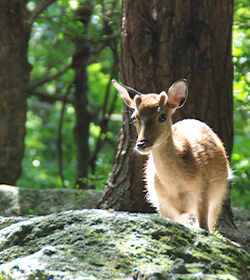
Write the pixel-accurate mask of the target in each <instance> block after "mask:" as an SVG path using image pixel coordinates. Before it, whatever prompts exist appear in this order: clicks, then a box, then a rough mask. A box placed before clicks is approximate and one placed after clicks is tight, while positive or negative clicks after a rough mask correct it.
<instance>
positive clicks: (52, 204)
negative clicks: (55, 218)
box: [0, 185, 102, 216]
mask: <svg viewBox="0 0 250 280" xmlns="http://www.w3.org/2000/svg"><path fill="white" fill-rule="evenodd" d="M101 196H102V191H100V190H74V189H62V188H56V189H43V190H35V189H28V188H19V187H13V186H8V185H0V215H1V216H14V215H15V216H16V215H17V216H24V215H31V214H32V215H47V214H51V213H58V212H61V211H65V210H72V209H84V208H95V207H96V205H97V203H98V200H99V199H100V198H101Z"/></svg>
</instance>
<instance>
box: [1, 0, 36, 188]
mask: <svg viewBox="0 0 250 280" xmlns="http://www.w3.org/2000/svg"><path fill="white" fill-rule="evenodd" d="M27 2H28V1H8V0H4V1H1V9H0V42H1V46H0V159H1V162H0V183H5V184H10V185H14V184H15V183H16V181H17V179H18V178H19V176H20V175H21V161H22V158H23V154H24V136H25V121H26V108H27V104H26V98H27V94H26V89H27V84H28V81H29V73H30V69H31V68H30V65H29V64H28V60H27V48H28V41H29V35H30V30H31V24H29V23H27V10H26V4H27Z"/></svg>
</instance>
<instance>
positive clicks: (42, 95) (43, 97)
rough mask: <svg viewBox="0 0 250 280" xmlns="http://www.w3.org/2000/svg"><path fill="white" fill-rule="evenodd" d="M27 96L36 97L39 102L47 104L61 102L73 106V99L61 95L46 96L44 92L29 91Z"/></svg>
mask: <svg viewBox="0 0 250 280" xmlns="http://www.w3.org/2000/svg"><path fill="white" fill-rule="evenodd" d="M28 96H37V97H38V98H39V99H40V100H41V101H45V102H48V103H52V104H53V103H55V102H56V101H63V102H65V103H70V104H73V102H74V101H73V98H70V97H69V96H67V98H65V96H63V95H61V94H53V95H51V94H48V93H47V92H46V91H37V90H29V91H28Z"/></svg>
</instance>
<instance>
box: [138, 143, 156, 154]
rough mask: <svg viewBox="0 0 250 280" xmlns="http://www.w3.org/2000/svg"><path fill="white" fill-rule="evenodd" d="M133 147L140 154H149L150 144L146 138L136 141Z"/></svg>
mask: <svg viewBox="0 0 250 280" xmlns="http://www.w3.org/2000/svg"><path fill="white" fill-rule="evenodd" d="M135 149H136V150H137V151H138V152H139V153H140V154H141V155H148V154H150V152H151V150H152V145H151V144H149V142H148V141H147V140H142V141H138V142H136V145H135Z"/></svg>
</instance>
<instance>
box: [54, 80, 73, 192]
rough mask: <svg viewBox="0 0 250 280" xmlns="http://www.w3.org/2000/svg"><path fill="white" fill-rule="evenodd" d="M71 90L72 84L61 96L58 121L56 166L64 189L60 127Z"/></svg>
mask: <svg viewBox="0 0 250 280" xmlns="http://www.w3.org/2000/svg"><path fill="white" fill-rule="evenodd" d="M71 88H72V84H70V85H69V86H68V88H67V92H66V94H65V95H64V96H63V98H64V99H63V100H62V103H63V104H62V109H61V112H60V120H59V125H58V137H57V150H58V164H59V175H60V178H61V181H62V187H63V188H65V187H66V186H65V183H64V175H63V154H62V141H63V139H62V127H63V117H64V112H65V106H66V100H67V98H68V96H69V95H70V93H71V92H70V90H71Z"/></svg>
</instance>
